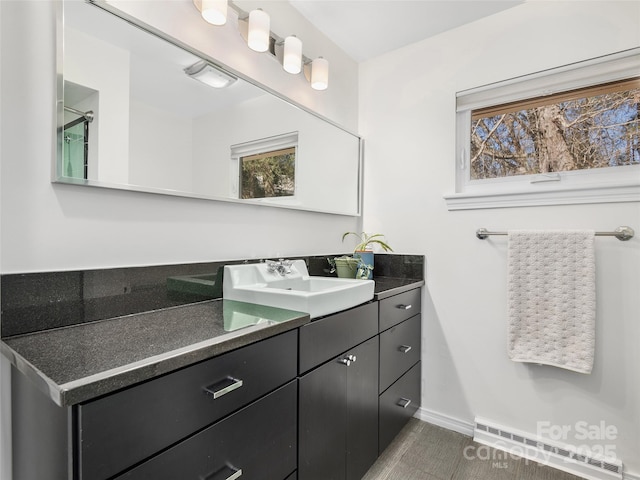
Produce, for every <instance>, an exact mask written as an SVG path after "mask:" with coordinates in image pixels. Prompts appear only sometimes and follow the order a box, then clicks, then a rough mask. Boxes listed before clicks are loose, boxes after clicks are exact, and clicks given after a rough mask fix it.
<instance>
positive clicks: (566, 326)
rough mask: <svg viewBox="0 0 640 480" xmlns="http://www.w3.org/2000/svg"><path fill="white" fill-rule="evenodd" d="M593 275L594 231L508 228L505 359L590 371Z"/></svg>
mask: <svg viewBox="0 0 640 480" xmlns="http://www.w3.org/2000/svg"><path fill="white" fill-rule="evenodd" d="M595 278H596V268H595V252H594V232H593V231H592V230H563V231H553V230H552V231H527V230H519V231H509V232H508V284H507V287H508V308H509V328H508V352H509V358H511V360H513V361H516V362H532V363H539V364H545V365H553V366H556V367H560V368H566V369H568V370H573V371H576V372H580V373H591V369H592V367H593V356H594V350H595V317H596V289H595Z"/></svg>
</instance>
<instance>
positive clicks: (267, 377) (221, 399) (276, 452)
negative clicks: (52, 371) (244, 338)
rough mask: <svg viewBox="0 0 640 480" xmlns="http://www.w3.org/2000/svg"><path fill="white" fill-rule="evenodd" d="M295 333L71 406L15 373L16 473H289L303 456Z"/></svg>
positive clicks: (281, 477) (260, 479)
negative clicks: (299, 436)
mask: <svg viewBox="0 0 640 480" xmlns="http://www.w3.org/2000/svg"><path fill="white" fill-rule="evenodd" d="M297 333H298V332H297V330H291V331H289V332H286V333H283V334H280V335H276V336H274V337H271V338H268V339H266V340H262V341H260V342H256V343H254V344H251V345H248V346H245V347H242V348H239V349H237V350H233V351H231V352H228V353H225V354H222V355H220V356H218V357H214V358H211V359H210V360H206V361H204V362H200V363H197V364H195V365H192V366H189V367H186V368H183V369H181V370H177V371H175V372H172V373H169V374H167V375H163V376H161V377H157V378H154V379H152V380H149V381H147V382H143V383H140V384H137V385H134V386H132V387H128V388H126V389H124V390H120V391H118V392H115V393H112V394H109V395H106V396H104V397H101V398H98V399H96V400H92V401H89V402H86V403H82V404H80V405H76V406H73V407H67V408H61V407H58V406H56V405H54V404H53V402H51V401H50V400H49V399H47V398H46V397H45V396H44V395H43V394H41V393H40V392H39V391H36V390H35V389H34V388H33V387H30V388H29V386H27V385H26V383H27V382H28V381H27V380H26V379H23V378H22V375H19V374H17V375H13V376H14V388H13V389H12V394H13V401H14V421H16V422H17V425H15V428H14V433H15V434H14V442H17V443H18V444H17V445H14V447H17V448H18V449H19V453H18V454H17V455H14V477H15V478H16V479H18V478H19V479H21V480H22V479H24V480H31V479H33V480H39V479H41V478H55V479H56V480H58V479H59V480H63V479H68V480H106V479H111V478H118V479H150V478H153V479H156V480H161V479H167V480H168V479H172V480H173V479H176V478H185V479H186V478H194V479H197V478H201V479H207V480H227V479H229V478H239V477H240V476H242V479H243V480H244V479H255V480H265V479H268V480H285V479H287V478H288V477H289V476H290V475H291V474H292V473H293V472H294V471H295V469H296V461H297V458H296V457H297V390H298V389H297V379H296V375H297V368H296V367H297V348H298V341H297ZM34 397H37V398H38V399H40V398H41V400H38V401H37V403H34V402H33V400H34ZM42 425H47V428H45V429H44V430H45V435H46V438H42V432H43V427H42ZM49 425H52V426H51V428H49V427H48V426H49ZM23 438H24V439H25V441H24V442H22V439H23ZM43 458H46V459H47V461H46V462H45V464H46V467H45V469H44V470H43V469H42V468H41V467H40V466H39V465H38V464H40V463H42V461H43ZM52 472H56V473H55V474H54V475H53V476H52V475H51V473H52ZM239 472H240V473H239ZM293 478H295V477H293Z"/></svg>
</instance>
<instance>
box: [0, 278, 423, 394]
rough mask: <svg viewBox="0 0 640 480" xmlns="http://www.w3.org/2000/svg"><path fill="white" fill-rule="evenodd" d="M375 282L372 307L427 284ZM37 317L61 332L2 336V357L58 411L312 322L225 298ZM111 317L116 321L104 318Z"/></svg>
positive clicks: (291, 313)
mask: <svg viewBox="0 0 640 480" xmlns="http://www.w3.org/2000/svg"><path fill="white" fill-rule="evenodd" d="M420 268H421V267H420ZM389 273H392V272H389ZM19 280H20V281H21V282H22V284H23V283H24V282H23V281H22V279H21V278H19ZM374 280H375V282H376V285H375V291H374V300H381V299H383V298H387V297H390V296H392V295H397V294H399V293H402V292H405V291H408V290H411V289H414V288H419V287H421V286H422V285H424V283H425V282H424V280H422V279H411V278H406V277H392V276H382V275H381V276H378V277H375V278H374ZM22 284H21V285H20V286H22ZM159 291H160V294H159V298H161V299H163V300H162V301H163V302H164V296H163V295H165V296H166V294H165V293H163V292H164V291H162V290H160V289H159ZM56 293H57V292H56ZM148 293H149V292H148ZM126 297H127V296H126V295H125V296H124V297H123V296H120V297H112V298H111V299H109V298H104V299H103V300H101V302H102V303H103V304H106V305H107V306H109V305H114V304H116V303H119V302H118V301H115V300H114V299H113V298H118V299H121V298H126ZM147 297H154V296H153V295H149V294H147V295H146V297H144V298H147ZM129 298H134V299H138V298H140V295H138V297H136V296H135V295H131V294H129ZM168 298H169V300H172V299H171V298H170V297H168ZM180 300H181V301H188V300H189V299H188V298H186V299H184V300H183V299H180ZM191 301H192V302H193V300H191ZM93 302H94V303H95V301H93ZM152 303H153V302H152ZM152 303H149V301H146V302H137V303H136V302H132V301H131V300H130V301H129V303H128V304H126V305H125V307H126V309H125V312H126V310H129V309H131V310H133V312H135V309H136V308H138V309H140V308H149V307H150V306H151V305H152ZM156 303H157V302H156ZM59 304H60V302H58V303H53V304H52V305H53V306H54V307H57V305H59ZM79 304H81V305H83V315H82V316H83V317H85V318H90V317H89V314H87V308H89V307H88V306H92V305H93V304H92V303H91V301H89V302H87V301H84V300H83V301H82V302H79ZM129 304H131V305H129ZM87 305H88V306H87ZM28 307H29V306H28ZM29 308H31V307H29ZM29 308H27V309H26V310H25V309H24V308H22V307H21V308H20V309H18V311H19V313H20V315H19V316H17V317H16V318H17V319H19V320H21V321H25V320H26V321H28V320H29V318H30V317H31V315H30V314H28V313H31V314H33V312H32V311H31V310H29ZM96 309H97V306H96ZM33 310H34V311H35V312H36V313H38V312H44V313H39V317H43V315H44V316H45V317H46V318H49V316H51V315H52V314H54V315H55V317H56V319H55V322H57V323H58V324H60V325H61V326H59V327H57V328H48V329H43V330H41V331H35V332H30V333H23V334H18V335H12V336H8V337H5V338H3V339H2V341H1V342H0V351H1V353H2V354H4V355H5V356H6V357H8V358H9V359H10V361H11V362H12V363H13V365H15V366H16V368H17V369H18V371H20V372H21V373H22V374H24V375H26V376H27V377H28V378H30V379H31V380H32V381H33V382H34V383H35V384H36V385H37V386H38V388H40V390H42V391H43V392H45V393H46V394H47V395H48V396H49V397H50V398H51V399H52V400H53V401H54V402H55V403H57V404H58V405H61V406H69V405H74V404H77V403H81V402H84V401H87V400H90V399H93V398H96V397H98V396H101V395H104V394H107V393H111V392H114V391H116V390H119V389H121V388H125V387H128V386H131V385H133V384H135V383H138V382H142V381H145V380H148V379H151V378H154V377H157V376H159V375H162V374H165V373H168V372H171V371H173V370H177V369H179V368H182V367H186V366H188V365H191V364H194V363H197V362H199V361H202V360H206V359H208V358H211V357H214V356H216V355H220V354H223V353H225V352H228V351H230V350H234V349H236V348H239V347H242V346H244V345H248V344H250V343H253V342H256V341H259V340H263V339H265V338H268V337H271V336H273V335H277V334H279V333H283V332H285V331H288V330H291V329H294V328H297V327H299V326H301V325H304V324H305V323H308V322H309V321H310V319H309V315H308V314H307V313H303V312H294V311H290V310H284V309H279V308H272V307H266V306H261V305H253V304H248V303H242V302H235V301H231V300H223V299H214V300H202V301H196V302H195V303H187V304H182V305H170V304H169V305H164V304H162V302H161V304H160V305H158V308H157V309H155V310H151V309H149V310H150V311H138V313H133V312H132V313H130V314H127V313H128V312H127V313H124V312H119V311H118V309H117V308H114V307H113V306H112V307H111V308H108V309H106V310H104V309H102V308H100V309H97V310H96V312H95V313H91V315H92V316H96V317H97V320H96V321H86V320H85V321H84V322H83V323H79V324H69V323H65V322H66V320H65V319H66V316H65V315H61V313H62V311H60V312H57V310H55V311H52V310H51V308H49V306H47V308H45V309H33ZM98 310H99V311H98ZM56 312H57V314H56ZM92 312H93V311H92ZM108 312H111V316H112V317H113V318H105V315H107V314H108ZM6 313H7V311H3V315H5V314H6ZM72 313H73V312H72ZM114 313H115V315H114ZM10 318H12V317H10ZM40 323H42V322H40ZM48 323H49V322H45V324H48Z"/></svg>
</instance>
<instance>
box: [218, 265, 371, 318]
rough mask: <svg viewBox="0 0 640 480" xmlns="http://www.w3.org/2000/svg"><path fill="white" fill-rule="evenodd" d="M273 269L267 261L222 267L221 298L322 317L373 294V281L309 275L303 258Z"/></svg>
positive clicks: (362, 301)
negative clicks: (286, 265) (278, 268)
mask: <svg viewBox="0 0 640 480" xmlns="http://www.w3.org/2000/svg"><path fill="white" fill-rule="evenodd" d="M280 270H281V271H280V272H279V271H277V270H275V269H274V268H273V266H271V267H270V266H269V264H268V263H253V264H248V265H227V266H225V267H224V282H223V298H225V299H228V300H237V301H240V302H248V303H257V304H261V305H268V306H270V307H279V308H286V309H287V310H296V311H298V312H306V313H308V314H309V315H310V316H311V318H317V317H322V316H324V315H329V314H332V313H336V312H339V311H341V310H345V309H347V308H351V307H355V306H356V305H360V304H361V303H364V302H368V301H369V300H371V299H372V298H373V289H374V285H375V284H374V281H373V280H356V279H351V278H334V277H318V276H310V275H309V272H308V270H307V266H306V264H305V262H304V260H293V261H292V262H291V265H290V266H289V267H284V268H280Z"/></svg>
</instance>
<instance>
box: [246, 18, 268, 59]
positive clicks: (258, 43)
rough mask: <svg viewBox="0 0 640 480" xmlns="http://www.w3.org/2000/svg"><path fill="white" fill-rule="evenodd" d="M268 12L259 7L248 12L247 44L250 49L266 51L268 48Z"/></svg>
mask: <svg viewBox="0 0 640 480" xmlns="http://www.w3.org/2000/svg"><path fill="white" fill-rule="evenodd" d="M269 24H270V19H269V14H268V13H266V12H265V11H263V10H261V9H257V10H253V11H252V12H251V13H250V14H249V33H248V34H247V44H248V45H249V48H250V49H251V50H255V51H256V52H266V51H267V50H269V35H270V32H269V28H270V27H269Z"/></svg>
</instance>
